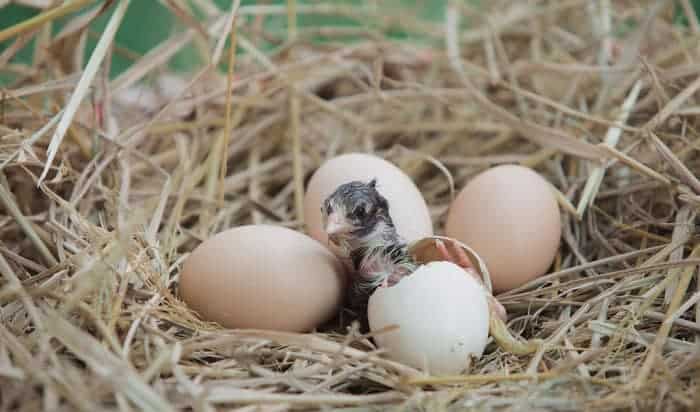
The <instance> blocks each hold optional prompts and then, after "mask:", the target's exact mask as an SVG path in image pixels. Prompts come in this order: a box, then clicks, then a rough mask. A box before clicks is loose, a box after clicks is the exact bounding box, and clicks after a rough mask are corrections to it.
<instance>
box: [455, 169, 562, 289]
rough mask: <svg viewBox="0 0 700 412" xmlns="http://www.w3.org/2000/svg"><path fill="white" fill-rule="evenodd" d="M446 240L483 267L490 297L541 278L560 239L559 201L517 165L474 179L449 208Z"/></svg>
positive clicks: (544, 183)
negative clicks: (461, 247) (491, 292)
mask: <svg viewBox="0 0 700 412" xmlns="http://www.w3.org/2000/svg"><path fill="white" fill-rule="evenodd" d="M445 233H446V234H447V236H450V237H453V238H455V239H458V240H460V241H461V242H463V243H466V244H468V245H469V246H470V247H472V248H473V249H474V250H475V251H476V253H478V254H479V256H481V258H482V259H483V260H484V262H485V263H486V267H487V268H488V270H489V273H490V275H491V282H492V283H493V290H494V292H496V293H498V292H504V291H507V290H510V289H513V288H515V287H518V286H520V285H523V284H524V283H526V282H528V281H530V280H532V279H534V278H535V277H537V276H540V275H542V274H544V273H545V272H546V271H547V269H548V268H549V267H550V265H551V264H552V262H553V260H554V258H555V256H556V254H557V250H558V249H559V244H560V238H561V222H560V215H559V207H558V205H557V200H556V198H555V196H554V193H553V192H552V189H551V187H550V185H549V183H548V182H547V181H546V180H545V179H544V178H543V177H541V176H540V175H539V174H537V173H536V172H534V171H533V170H531V169H529V168H526V167H522V166H516V165H503V166H498V167H494V168H492V169H489V170H487V171H485V172H483V173H480V174H479V175H477V176H476V177H474V178H473V179H472V180H471V181H469V182H468V183H467V185H466V186H465V187H464V189H462V191H461V192H460V193H459V195H458V196H457V197H456V198H455V200H454V201H453V202H452V205H450V211H449V212H448V216H447V221H446V223H445Z"/></svg>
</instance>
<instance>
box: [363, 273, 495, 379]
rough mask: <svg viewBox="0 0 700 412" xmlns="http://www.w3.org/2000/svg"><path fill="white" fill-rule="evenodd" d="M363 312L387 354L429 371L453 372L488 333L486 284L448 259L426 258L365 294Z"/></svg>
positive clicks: (478, 353)
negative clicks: (392, 281) (415, 267)
mask: <svg viewBox="0 0 700 412" xmlns="http://www.w3.org/2000/svg"><path fill="white" fill-rule="evenodd" d="M367 312H368V313H367V315H368V318H369V326H370V329H371V330H372V331H373V332H376V331H379V330H380V329H382V328H386V327H389V326H392V325H396V326H398V329H394V330H392V331H389V332H382V333H379V334H377V335H376V336H375V340H376V342H377V344H378V345H379V346H380V347H382V348H385V349H387V350H388V352H389V353H388V356H389V357H391V358H393V359H395V360H397V361H399V362H403V363H405V364H407V365H411V366H413V367H416V368H419V369H424V370H426V371H427V372H429V373H431V374H448V375H449V374H457V373H460V372H462V371H463V370H464V368H465V367H466V366H467V364H468V359H469V356H470V354H472V355H474V356H475V357H477V358H478V357H480V356H481V355H482V354H483V352H484V348H485V347H486V343H487V340H488V334H489V309H488V302H487V300H486V290H485V289H484V288H483V286H482V285H481V284H480V283H479V282H478V281H477V280H476V279H474V278H473V277H472V276H470V275H469V274H467V273H466V272H465V271H464V270H463V269H462V268H460V267H459V266H457V265H455V264H454V263H451V262H445V261H440V262H431V263H428V264H425V265H423V266H421V267H419V268H418V270H416V271H415V272H414V273H413V274H411V275H409V276H407V277H405V278H403V279H402V280H401V281H400V282H399V283H398V284H396V285H394V286H391V287H389V288H378V289H377V290H376V291H375V292H374V293H373V294H372V296H370V299H369V303H368V308H367Z"/></svg>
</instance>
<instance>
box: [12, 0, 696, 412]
mask: <svg viewBox="0 0 700 412" xmlns="http://www.w3.org/2000/svg"><path fill="white" fill-rule="evenodd" d="M4 3H6V2H2V1H0V4H4ZM34 3H35V4H39V5H42V4H43V5H44V6H45V7H49V4H54V3H55V2H49V1H46V2H34ZM132 3H134V2H132ZM233 3H235V4H232V6H233V7H232V8H230V9H229V11H223V10H220V9H218V8H217V7H216V6H215V5H214V4H213V2H212V1H211V0H197V1H192V2H189V3H188V2H171V1H166V2H163V4H164V5H166V7H168V8H169V10H170V11H171V12H172V13H173V14H174V15H175V16H176V17H177V18H178V19H179V20H180V21H181V22H182V25H183V26H184V27H185V28H184V29H183V30H181V31H179V32H174V33H173V36H172V37H171V38H169V39H168V40H166V41H165V42H163V43H162V44H161V45H159V46H158V47H157V48H156V49H154V50H153V51H152V52H150V53H149V54H147V55H145V56H135V55H134V53H132V52H129V51H128V50H124V49H123V48H121V47H119V46H117V45H115V44H114V40H113V39H114V33H115V32H116V30H117V29H118V27H119V26H120V23H121V17H122V16H123V13H124V12H125V10H126V8H127V7H128V6H129V2H128V1H125V0H119V1H113V2H106V3H102V4H97V6H99V7H97V8H96V9H94V10H92V11H90V12H88V13H87V14H83V15H81V16H79V17H76V18H75V19H74V20H73V21H71V22H70V24H68V25H67V26H65V28H64V29H62V31H61V32H59V33H57V34H55V35H52V30H51V25H52V22H53V21H54V20H55V19H56V18H58V17H61V16H66V15H68V14H69V13H70V12H71V11H74V10H78V9H80V10H86V11H87V9H86V7H88V6H91V5H92V6H96V2H92V1H72V2H66V3H65V4H64V5H61V6H58V7H56V8H53V9H46V10H45V11H44V12H43V13H42V14H40V15H39V16H38V17H37V18H34V19H32V20H28V21H26V22H23V23H21V24H18V25H16V26H14V27H11V28H8V29H5V30H2V31H0V39H3V40H6V41H7V42H8V44H9V47H8V48H7V49H6V50H5V51H4V52H3V53H2V54H1V55H0V70H2V71H3V72H4V73H10V74H12V75H14V76H15V79H16V80H14V81H13V82H11V83H10V84H6V85H5V86H4V87H3V88H2V90H0V136H1V138H2V140H1V145H0V165H1V166H0V168H1V170H0V203H1V204H2V215H0V274H1V277H0V409H1V410H52V411H61V410H66V411H67V410H89V411H95V410H112V409H115V410H116V409H119V410H163V411H166V410H197V411H213V410H220V409H229V408H240V409H241V410H250V411H252V410H270V411H272V410H274V411H277V410H288V409H307V410H308V409H312V410H315V409H343V410H348V411H349V410H355V411H360V410H370V409H372V408H377V409H386V408H389V407H396V408H399V409H401V410H406V409H408V410H414V409H420V410H464V409H469V408H473V409H475V410H508V409H518V408H520V409H522V410H698V409H699V408H700V395H699V394H700V349H699V346H698V345H699V343H698V342H700V305H698V304H697V302H698V301H700V282H698V275H697V267H698V264H700V256H699V253H700V243H699V242H698V240H700V239H699V238H698V236H697V235H696V233H695V221H696V214H697V208H698V206H699V205H700V183H699V181H698V177H697V175H698V171H699V170H700V157H699V156H698V150H700V145H698V141H700V140H699V139H698V134H697V133H698V130H696V128H697V127H698V123H697V114H698V113H700V100H699V99H698V95H697V92H698V88H699V87H700V64H699V63H700V48H699V47H698V40H700V24H698V19H697V18H696V16H695V15H694V14H692V7H691V5H690V1H689V0H681V1H674V2H672V1H657V0H654V1H584V0H567V1H556V2H555V1H552V2H521V1H519V2H514V1H493V2H482V3H483V4H484V7H486V8H476V7H472V6H469V5H468V4H471V3H470V2H456V1H455V2H450V3H449V5H448V7H447V9H446V12H445V15H444V19H442V21H428V20H424V19H421V18H419V17H417V16H418V15H417V14H416V13H413V10H412V9H411V8H410V7H408V8H407V7H405V6H404V7H399V5H398V1H388V2H381V4H380V3H375V2H367V3H364V2H363V3H362V4H360V5H356V4H349V3H348V4H342V3H340V2H337V3H336V2H328V3H327V4H321V3H311V4H305V3H304V4H296V2H294V1H289V2H287V5H271V4H259V5H239V4H238V3H237V2H233ZM487 4H488V5H487ZM379 6H381V7H379ZM195 9H197V10H195ZM106 10H113V11H115V13H114V14H112V16H111V19H110V21H109V24H108V26H107V29H106V30H105V31H104V33H101V34H97V35H96V38H97V40H98V47H97V49H96V50H95V52H94V53H93V54H92V55H91V56H90V57H89V59H88V60H87V61H86V62H83V57H82V51H83V48H84V47H85V44H86V39H87V38H88V37H89V36H93V35H94V33H89V32H88V31H87V27H88V23H89V22H90V21H91V20H92V19H93V18H95V17H96V16H98V15H99V14H101V13H102V12H104V11H106ZM195 15H196V16H204V17H203V18H204V19H205V20H198V18H196V17H195ZM312 15H322V16H341V17H344V18H347V19H350V20H353V21H356V22H359V23H361V26H360V27H359V28H357V27H348V26H323V27H315V26H302V25H299V24H297V19H299V21H301V19H302V18H307V17H309V16H312ZM678 16H680V17H682V18H683V19H682V20H685V21H686V22H687V24H685V25H682V24H680V23H678V21H679V20H681V19H679V17H678ZM270 18H277V19H280V18H281V19H283V20H284V19H286V20H287V21H288V23H289V24H288V25H287V27H286V28H284V27H282V28H280V27H278V28H277V29H274V28H272V29H270V27H272V26H270V25H266V24H265V22H266V21H267V20H268V19H270ZM397 27H400V28H401V29H402V30H403V31H405V32H407V33H409V34H411V35H412V36H415V37H416V38H418V39H420V41H418V40H410V41H408V40H404V41H397V40H391V39H390V38H388V37H385V36H384V34H383V33H386V32H387V31H389V30H390V29H395V28H397ZM317 36H323V37H324V38H325V39H326V40H327V41H326V42H325V43H322V44H319V43H313V42H312V39H314V38H316V37H317ZM32 40H33V41H34V42H35V45H36V50H37V51H36V53H35V56H34V57H35V59H34V61H33V64H32V65H23V64H21V63H17V62H16V61H15V60H13V57H14V55H15V54H16V53H17V52H18V51H19V50H20V49H21V48H22V47H23V46H24V45H25V44H27V43H28V42H30V41H32ZM227 40H228V41H227ZM348 40H349V41H348ZM263 41H265V42H268V43H270V44H272V45H273V46H274V47H273V49H272V51H270V52H263V51H262V48H261V46H260V45H261V44H262V42H263ZM190 44H192V45H195V47H196V49H197V50H198V52H199V54H200V55H201V56H203V58H204V59H205V60H206V62H207V64H205V65H203V67H202V68H201V69H199V70H198V71H197V72H195V73H192V74H190V75H186V76H181V75H175V74H172V73H170V72H168V70H167V69H166V68H165V66H166V63H167V61H168V60H169V59H170V58H171V57H172V56H173V55H174V54H176V53H177V52H178V51H180V50H181V49H182V48H183V47H185V46H187V45H190ZM229 44H237V46H238V49H239V50H243V51H245V53H243V54H240V55H235V54H234V53H230V52H229V50H230V49H228V50H227V49H226V48H227V47H228V45H229ZM112 46H114V47H112ZM117 53H119V54H122V55H124V56H126V57H129V58H132V59H133V60H134V64H133V66H131V68H130V69H128V70H127V71H126V72H125V73H123V74H121V75H120V76H119V77H117V78H116V79H113V80H110V79H109V78H108V77H107V71H106V70H105V68H106V67H108V65H109V63H110V60H111V58H112V57H113V56H114V55H115V54H117ZM83 67H84V68H85V69H84V70H83V69H82V68H83ZM217 67H219V68H220V67H225V68H227V72H226V73H223V72H220V71H217V70H216V68H217ZM348 151H369V152H373V153H375V154H377V155H379V156H382V157H385V158H387V159H389V160H391V161H393V162H395V163H396V164H398V165H400V166H401V167H402V168H403V169H404V170H405V171H406V172H407V173H408V174H410V175H411V177H412V178H413V179H414V180H415V181H416V183H417V184H418V186H419V187H420V189H421V191H422V192H423V194H424V195H425V197H426V200H427V202H428V204H429V205H430V207H431V210H432V213H433V216H434V221H435V226H436V228H438V229H440V228H442V224H443V221H444V220H443V219H444V216H445V212H446V209H447V207H448V205H449V201H450V199H451V197H452V195H453V193H452V190H453V185H454V188H457V189H459V187H460V186H462V185H463V184H464V183H465V182H466V181H467V180H468V179H469V178H470V177H472V176H474V175H475V174H476V173H478V172H480V171H482V170H484V169H486V168H488V167H490V166H493V165H496V164H502V163H519V164H523V165H526V166H529V167H532V168H534V169H536V170H537V171H538V172H540V173H541V174H542V175H543V176H545V177H547V179H548V180H549V181H550V182H551V184H552V187H553V190H554V192H555V193H556V194H557V197H558V199H559V201H560V204H561V206H562V209H561V210H562V219H563V228H564V230H563V238H562V245H561V249H560V251H559V254H558V256H557V258H556V262H555V264H554V266H553V267H552V268H551V270H550V272H549V273H548V274H546V275H545V276H543V277H541V278H539V279H536V280H533V281H531V282H530V283H529V284H527V285H524V286H522V287H519V288H517V289H516V290H512V291H509V292H507V293H504V294H502V295H501V296H498V298H499V299H500V300H501V302H502V303H503V304H504V305H505V306H506V308H507V309H508V312H509V322H508V327H509V330H510V331H511V332H512V333H513V334H514V335H516V336H521V337H523V338H526V339H530V340H533V341H534V340H535V339H536V340H538V341H539V342H541V345H539V346H538V347H537V349H536V350H535V351H534V352H529V353H524V354H520V355H518V354H514V353H507V352H504V351H503V350H502V349H500V348H499V347H498V346H497V345H496V344H495V343H491V344H490V345H489V347H488V348H487V352H486V354H485V355H484V356H483V357H482V358H481V359H480V360H478V361H476V362H474V363H473V364H472V365H471V369H470V370H469V371H467V372H466V373H465V374H464V375H462V376H448V377H442V376H437V377H436V376H427V375H425V374H422V373H421V372H420V371H418V370H415V369H413V368H410V367H407V366H405V365H402V364H399V363H396V362H393V361H391V360H389V359H388V358H386V356H385V354H384V353H383V352H382V351H381V350H378V349H377V348H375V347H374V346H373V345H372V343H371V340H370V339H369V337H368V336H363V335H360V334H359V333H357V332H356V330H355V329H354V328H352V327H348V328H346V327H345V326H344V325H340V324H336V323H335V322H334V323H332V324H330V325H327V327H325V328H324V329H323V330H319V331H318V332H316V333H312V334H290V333H277V332H269V331H252V330H249V331H231V330H223V329H221V328H220V327H218V326H217V325H213V324H209V323H207V322H203V321H201V320H200V319H198V318H197V316H196V315H195V314H194V313H192V312H190V311H189V310H188V309H187V308H186V307H185V306H184V305H183V304H182V303H181V301H180V300H179V299H178V296H177V283H178V272H179V269H180V267H181V264H182V262H183V260H184V259H185V258H186V257H187V255H188V253H189V252H190V251H191V250H192V249H193V248H194V247H196V246H197V245H198V244H199V243H200V242H201V241H202V240H203V239H205V238H206V237H208V236H209V235H211V234H212V233H215V232H217V231H220V230H223V229H226V228H230V227H233V226H236V225H240V224H245V223H251V222H268V223H274V224H278V225H283V226H287V227H291V228H295V229H299V230H303V219H304V216H303V214H302V213H301V207H300V203H301V199H302V198H301V195H302V194H303V190H304V183H305V181H306V179H307V178H308V177H309V175H310V173H312V172H313V170H314V169H315V168H316V167H317V166H318V165H319V164H320V163H321V162H322V161H324V160H325V159H327V158H329V157H331V156H333V155H336V154H338V153H344V152H348ZM446 176H447V177H446ZM513 230H517V227H514V228H513ZM440 232H441V230H438V233H440ZM261 247H264V245H261ZM506 252H507V251H506ZM256 407H259V408H257V409H256ZM520 409H519V410H520Z"/></svg>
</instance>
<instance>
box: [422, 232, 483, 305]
mask: <svg viewBox="0 0 700 412" xmlns="http://www.w3.org/2000/svg"><path fill="white" fill-rule="evenodd" d="M436 240H442V241H443V242H445V243H447V242H453V243H454V244H456V245H458V246H459V247H461V248H462V250H464V252H465V253H466V254H467V256H468V257H469V260H470V261H471V262H472V265H474V269H475V270H476V272H477V273H478V274H479V275H480V276H481V278H482V279H483V281H484V286H485V287H486V290H488V291H489V293H493V288H492V286H491V276H490V275H489V271H488V268H487V267H486V264H485V263H484V261H483V259H481V257H479V255H478V254H477V253H476V252H475V251H474V250H473V249H472V248H470V247H469V246H467V245H465V244H464V243H462V242H460V241H459V240H457V239H453V238H451V237H447V236H428V237H425V238H423V239H419V240H417V241H415V242H412V243H410V244H409V245H408V251H409V253H410V254H411V255H412V256H413V258H414V259H415V260H416V261H417V262H418V263H420V264H424V263H429V262H438V261H444V260H445V258H444V257H443V256H442V254H441V253H440V251H439V250H438V248H437V246H436V244H435V243H436V242H435V241H436Z"/></svg>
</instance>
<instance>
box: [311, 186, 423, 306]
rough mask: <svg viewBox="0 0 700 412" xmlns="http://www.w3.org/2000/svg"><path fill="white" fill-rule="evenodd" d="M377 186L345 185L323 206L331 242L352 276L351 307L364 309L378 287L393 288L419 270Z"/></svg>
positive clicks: (325, 225) (326, 227) (326, 228)
mask: <svg viewBox="0 0 700 412" xmlns="http://www.w3.org/2000/svg"><path fill="white" fill-rule="evenodd" d="M376 184H377V182H376V180H372V181H370V182H368V183H363V182H359V181H353V182H349V183H345V184H343V185H340V186H339V187H338V188H337V189H336V190H335V191H334V192H333V193H332V194H331V195H330V196H328V198H327V199H326V200H325V201H324V202H323V205H322V206H321V212H322V216H323V223H324V227H325V230H326V233H327V234H328V239H329V240H330V242H331V244H333V245H335V246H336V248H337V253H338V254H339V255H340V256H341V257H343V258H345V263H346V266H348V267H349V268H350V270H351V272H352V274H353V276H352V287H351V295H350V300H351V307H360V308H361V307H363V305H364V304H366V301H367V299H368V298H369V295H370V294H371V293H372V292H373V291H374V289H375V288H376V287H378V286H381V285H384V286H389V285H393V284H395V283H397V282H398V281H399V280H400V278H401V277H402V276H405V275H408V274H410V273H411V272H413V271H414V270H415V268H416V264H415V262H414V260H413V258H412V257H411V255H410V254H409V252H408V247H407V245H406V242H405V241H403V239H401V237H400V236H399V235H398V233H397V231H396V228H395V226H394V223H393V221H392V219H391V215H390V214H389V204H388V202H387V200H386V199H385V198H384V197H383V196H382V195H381V194H380V193H379V192H378V191H377V189H376Z"/></svg>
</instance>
